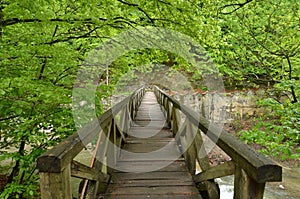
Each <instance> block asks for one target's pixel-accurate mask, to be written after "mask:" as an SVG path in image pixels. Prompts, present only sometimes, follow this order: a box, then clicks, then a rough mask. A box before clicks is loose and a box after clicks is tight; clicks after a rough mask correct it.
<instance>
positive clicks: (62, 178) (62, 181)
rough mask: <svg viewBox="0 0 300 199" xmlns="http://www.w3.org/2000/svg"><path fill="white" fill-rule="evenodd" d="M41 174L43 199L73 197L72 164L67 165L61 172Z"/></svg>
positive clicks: (66, 198)
mask: <svg viewBox="0 0 300 199" xmlns="http://www.w3.org/2000/svg"><path fill="white" fill-rule="evenodd" d="M39 175H40V190H41V198H42V199H49V198H51V199H52V198H53V199H61V198H64V199H72V193H71V183H70V179H71V178H70V176H71V168H70V166H67V167H65V169H64V170H63V171H61V172H60V173H46V172H40V173H39Z"/></svg>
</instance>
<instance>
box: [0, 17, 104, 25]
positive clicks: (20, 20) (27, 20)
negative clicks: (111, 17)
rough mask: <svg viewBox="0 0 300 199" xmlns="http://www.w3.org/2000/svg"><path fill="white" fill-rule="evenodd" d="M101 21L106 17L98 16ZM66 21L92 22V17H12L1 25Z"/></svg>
mask: <svg viewBox="0 0 300 199" xmlns="http://www.w3.org/2000/svg"><path fill="white" fill-rule="evenodd" d="M98 19H99V21H107V19H105V18H98ZM47 21H50V22H66V23H75V22H83V23H92V19H90V18H87V19H60V18H55V19H48V20H41V19H19V18H12V19H6V20H2V21H1V24H0V26H2V27H5V26H11V25H15V24H19V23H35V22H39V23H41V22H47Z"/></svg>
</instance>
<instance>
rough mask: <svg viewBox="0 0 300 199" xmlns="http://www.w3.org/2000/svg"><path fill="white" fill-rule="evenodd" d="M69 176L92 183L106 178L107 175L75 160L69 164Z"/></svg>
mask: <svg viewBox="0 0 300 199" xmlns="http://www.w3.org/2000/svg"><path fill="white" fill-rule="evenodd" d="M71 176H72V177H76V178H81V179H88V180H94V181H101V180H103V179H106V178H108V175H107V174H103V173H101V172H100V171H99V170H96V169H95V168H91V167H89V166H87V165H84V164H82V163H80V162H77V161H75V160H73V161H72V164H71Z"/></svg>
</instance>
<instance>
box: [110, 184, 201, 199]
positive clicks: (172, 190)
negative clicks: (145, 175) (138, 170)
mask: <svg viewBox="0 0 300 199" xmlns="http://www.w3.org/2000/svg"><path fill="white" fill-rule="evenodd" d="M107 193H110V195H111V196H119V195H127V196H128V198H131V195H169V197H172V196H173V195H199V192H198V190H197V189H196V187H195V186H167V187H165V186H153V187H152V186H150V187H117V188H114V187H112V188H111V187H109V188H108V190H107Z"/></svg>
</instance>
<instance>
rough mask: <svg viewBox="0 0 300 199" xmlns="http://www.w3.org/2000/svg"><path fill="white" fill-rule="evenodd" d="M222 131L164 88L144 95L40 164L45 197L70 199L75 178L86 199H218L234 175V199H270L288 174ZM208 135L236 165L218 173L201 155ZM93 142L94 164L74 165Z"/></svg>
mask: <svg viewBox="0 0 300 199" xmlns="http://www.w3.org/2000/svg"><path fill="white" fill-rule="evenodd" d="M218 130H219V129H218V128H217V126H216V125H213V124H209V122H208V121H207V120H206V119H205V118H203V117H201V116H200V115H199V114H198V113H196V112H194V111H192V110H191V109H190V108H188V107H187V106H184V105H182V104H180V103H179V102H178V101H177V100H175V99H174V98H172V97H170V96H169V95H167V94H166V93H165V92H164V91H162V90H161V89H159V88H158V87H156V86H153V88H152V89H149V88H148V89H146V88H141V89H139V90H137V91H135V92H134V93H133V94H132V95H131V96H129V97H127V98H126V99H124V100H123V101H121V102H119V103H118V104H116V105H115V106H114V107H112V108H111V109H109V110H108V111H106V112H105V113H104V114H102V115H101V116H100V117H99V118H98V119H97V120H95V121H93V122H91V123H90V124H88V125H87V126H85V127H84V128H82V129H81V130H80V131H79V132H76V133H74V134H73V135H72V136H70V137H68V138H67V139H66V140H65V141H63V142H61V143H60V144H58V145H57V146H55V147H54V148H52V149H50V150H48V151H47V152H46V153H44V154H43V155H42V156H40V157H39V158H38V160H37V166H38V168H39V172H40V185H41V195H42V198H43V199H50V198H51V199H55V198H57V199H71V198H72V193H71V183H70V181H71V180H70V179H71V177H76V178H81V179H83V181H82V183H81V186H80V198H212V199H215V198H219V197H220V192H219V188H218V184H217V183H216V182H215V181H214V179H216V178H219V177H223V176H228V175H234V198H235V199H245V198H253V199H259V198H263V193H264V188H265V183H266V182H271V181H281V174H282V168H281V167H280V166H278V165H276V164H275V163H274V162H272V161H271V160H269V159H267V158H265V157H264V156H262V155H259V154H258V153H256V152H255V151H253V150H252V149H251V148H250V147H248V146H247V145H245V144H243V143H241V142H239V141H238V140H236V139H235V138H234V137H232V136H231V135H230V134H229V133H227V132H225V131H222V132H220V134H218V133H217V132H218ZM204 134H206V136H207V137H208V138H209V139H211V140H213V141H215V142H216V143H217V145H218V146H219V147H220V148H221V149H222V150H223V151H224V152H226V153H227V154H228V155H229V156H230V157H231V161H228V162H225V163H223V164H220V165H218V166H214V167H212V166H211V165H210V164H209V159H208V157H207V156H206V155H203V152H205V150H203V148H202V149H201V146H202V143H203V138H202V137H204V136H203V135H204ZM95 138H96V139H95ZM90 142H91V143H93V147H94V148H93V158H92V160H91V164H90V165H89V166H87V165H84V164H82V163H80V162H77V161H75V160H74V157H75V156H76V155H77V154H78V153H79V152H80V151H81V150H83V149H84V148H85V145H84V144H83V143H85V144H86V143H90ZM200 151H201V152H200ZM204 154H205V153H204ZM198 166H199V170H200V172H199V173H198V174H196V167H198Z"/></svg>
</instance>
